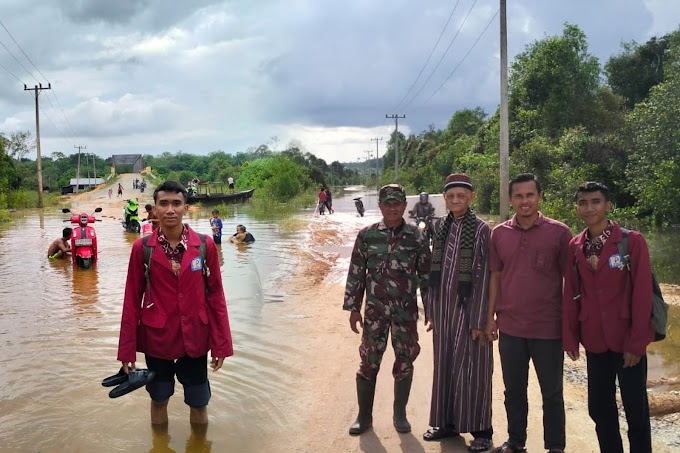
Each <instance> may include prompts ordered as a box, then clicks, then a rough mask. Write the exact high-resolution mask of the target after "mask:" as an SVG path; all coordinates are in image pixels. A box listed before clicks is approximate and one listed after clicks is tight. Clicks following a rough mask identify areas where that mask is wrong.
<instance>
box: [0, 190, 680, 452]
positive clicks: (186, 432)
mask: <svg viewBox="0 0 680 453" xmlns="http://www.w3.org/2000/svg"><path fill="white" fill-rule="evenodd" d="M356 195H362V196H363V197H364V198H363V201H364V205H365V207H366V211H367V213H366V218H365V219H358V218H357V215H356V211H355V209H354V203H353V200H352V198H353V196H356ZM149 197H150V195H149ZM105 201H108V200H105ZM114 201H115V200H114ZM142 202H143V203H144V201H142ZM412 203H413V201H412V200H411V199H409V207H410V206H411V205H412ZM96 206H98V204H97V203H94V202H83V203H82V204H81V205H75V206H74V207H73V208H74V209H73V210H74V211H79V210H80V209H85V208H86V209H87V210H88V211H92V210H93V209H94V207H96ZM334 209H335V210H336V214H334V215H333V216H326V218H323V217H314V216H313V215H312V211H311V210H310V211H309V212H308V213H303V214H302V216H301V217H300V218H301V219H302V220H303V221H302V222H298V224H297V225H294V226H293V227H288V228H287V229H283V228H282V227H281V226H280V225H278V224H276V223H274V222H268V221H258V220H254V219H252V218H249V217H248V216H247V214H246V212H247V211H246V210H245V209H243V207H240V206H235V207H230V208H229V209H228V210H227V212H221V217H222V219H223V222H224V231H223V233H224V236H225V243H224V244H223V245H222V246H221V248H220V252H221V253H220V257H221V258H220V263H221V273H222V278H223V281H224V287H225V292H226V296H227V304H228V309H229V316H230V321H231V328H232V334H233V338H234V349H235V355H234V356H233V357H231V358H229V359H227V360H226V361H225V366H224V367H223V369H222V370H220V371H219V372H217V373H211V374H210V382H211V389H212V399H211V401H210V405H209V408H208V411H209V417H210V424H209V427H208V431H207V434H206V435H204V436H202V435H199V434H198V433H192V432H191V430H190V425H189V423H188V408H187V407H186V406H185V405H184V403H183V401H182V388H181V386H180V385H178V386H177V387H176V393H175V397H174V398H172V399H171V402H170V406H169V416H170V426H169V430H168V431H167V432H155V431H154V430H152V429H151V425H150V422H149V398H148V395H147V393H146V391H145V390H144V389H140V390H137V391H135V392H133V393H131V394H130V395H126V396H124V397H122V398H118V399H115V400H112V399H109V398H108V390H109V389H106V388H104V387H102V386H101V385H100V382H101V380H102V379H103V378H104V377H106V376H108V375H110V374H113V373H115V372H116V371H117V370H118V368H119V364H118V363H117V362H116V360H115V359H116V350H117V342H118V329H119V323H120V313H121V308H122V300H123V291H124V284H125V276H126V272H127V263H128V259H129V253H130V248H131V245H132V243H133V242H134V240H135V239H136V238H137V237H138V236H136V235H133V234H128V233H125V232H124V231H123V229H122V227H121V225H120V222H119V219H117V218H116V217H118V218H119V217H120V213H121V210H120V208H119V207H118V206H113V205H109V206H107V207H105V211H104V212H103V213H102V214H103V215H102V217H100V218H102V222H98V223H96V224H95V225H94V226H95V228H96V231H97V236H98V238H99V239H98V242H99V262H98V264H97V266H96V267H94V268H93V269H90V270H87V271H84V270H81V269H73V267H72V266H71V263H70V261H68V260H48V259H47V258H46V256H45V255H46V250H47V247H48V246H49V244H50V242H51V241H52V240H54V239H55V238H57V237H59V236H60V234H61V230H62V229H63V228H64V227H65V226H67V225H68V224H67V223H63V219H64V218H65V215H64V214H62V213H61V212H59V209H56V208H54V209H53V210H50V211H49V212H46V213H44V214H41V213H40V212H39V211H23V212H19V213H15V214H14V221H13V222H11V223H7V224H0V266H1V268H2V269H3V272H2V273H1V274H0V304H1V307H2V309H1V310H0V451H3V452H4V451H18V452H37V451H40V452H109V451H111V452H114V451H128V452H142V451H143V452H149V451H151V452H172V451H175V452H184V451H186V452H198V451H202V452H204V451H212V452H216V453H217V452H232V451H233V452H259V451H272V452H277V451H280V450H277V449H276V448H271V446H272V443H274V444H275V442H276V441H277V439H279V438H281V436H283V435H290V432H289V431H291V429H290V428H291V427H292V426H294V422H295V420H293V419H292V416H291V413H294V411H291V410H290V408H291V407H292V406H291V405H292V404H294V403H295V401H294V398H295V395H296V393H295V392H296V391H298V392H299V391H306V392H313V391H314V389H298V388H295V386H296V381H295V378H296V375H298V374H299V372H298V371H297V370H299V369H300V368H301V367H303V366H305V364H304V363H300V360H299V357H300V350H301V349H305V348H310V347H311V348H313V347H314V345H310V344H304V345H300V344H294V343H292V342H291V341H290V332H288V331H286V330H285V328H284V327H282V325H289V326H290V322H288V323H284V322H281V321H282V320H281V319H280V318H278V319H277V318H272V316H268V315H267V314H268V311H267V308H268V307H273V306H276V307H285V310H284V313H285V315H283V316H286V317H289V318H291V319H296V317H297V316H302V315H300V314H299V313H302V312H303V311H302V307H298V306H296V299H295V294H294V293H293V294H290V293H289V294H286V293H284V292H282V291H283V290H282V288H283V287H284V286H285V284H286V283H289V282H290V279H291V276H292V275H294V274H295V273H296V272H298V271H299V269H300V268H301V267H304V263H301V259H302V258H301V256H304V254H301V253H298V252H300V250H301V249H302V250H303V251H304V249H305V248H306V247H309V243H310V238H309V235H310V228H308V226H309V225H307V224H306V223H305V219H307V220H308V221H309V222H310V224H312V226H313V227H314V228H317V230H314V228H312V229H311V234H317V233H319V232H322V228H321V226H323V225H324V224H325V222H326V221H327V219H328V221H330V217H332V219H333V221H334V222H333V223H332V225H333V226H332V228H335V229H337V230H342V231H340V232H339V234H337V237H338V238H339V239H337V240H336V241H329V242H326V243H323V242H320V243H319V242H318V241H317V243H316V245H315V246H314V248H315V251H316V252H318V254H319V256H321V257H322V259H323V256H325V255H326V254H327V256H328V257H332V260H335V259H337V262H336V266H335V267H334V269H333V270H332V274H333V275H328V276H327V278H325V280H324V281H325V282H326V283H342V282H344V273H345V272H346V268H347V265H348V259H349V251H350V247H351V244H352V243H353V240H354V237H355V231H356V224H357V222H364V221H365V222H366V223H370V222H371V221H374V220H375V218H376V216H377V213H378V212H377V203H376V197H375V195H374V194H363V193H361V192H357V193H347V194H345V195H344V196H336V197H335V198H334ZM208 211H209V209H208V210H204V211H203V212H200V211H198V212H191V213H189V215H187V216H186V217H185V221H187V223H189V224H190V225H191V226H192V228H194V229H196V230H197V231H199V232H202V233H207V234H209V233H210V228H209V224H208ZM350 220H351V222H352V224H351V225H350V224H349V223H350ZM337 222H339V223H337ZM239 223H242V224H245V225H246V226H247V228H248V231H251V232H252V233H253V235H254V236H255V238H256V242H255V243H254V244H252V245H248V246H243V245H242V246H235V245H233V244H229V243H226V238H227V236H229V235H230V234H231V233H232V232H233V231H234V230H235V227H236V225H237V224H239ZM329 225H330V223H329ZM329 227H330V226H329ZM345 229H346V230H345ZM350 233H351V234H350ZM312 242H314V241H312ZM320 244H322V245H320ZM650 248H651V247H650ZM329 261H331V260H330V259H329ZM338 269H339V270H340V271H338ZM310 277H311V276H310ZM324 302H325V303H328V304H329V306H332V307H333V309H334V310H335V309H337V311H338V316H339V317H342V318H343V320H344V315H343V314H342V312H341V311H340V303H341V301H339V300H338V301H324ZM274 304H275V305H274ZM672 309H673V312H672V313H673V316H674V318H673V319H674V320H676V321H674V322H675V323H676V324H677V320H678V317H679V316H680V310H678V307H672ZM277 321H278V322H277ZM676 337H680V336H678V335H676V336H673V335H671V336H670V337H669V339H667V340H665V341H663V342H660V343H655V344H654V346H653V348H652V351H651V352H650V361H649V363H650V379H652V378H655V377H658V376H660V377H667V376H678V375H679V374H680V369H679V368H678V365H677V364H678V363H680V344H679V343H678V339H676ZM138 362H140V363H139V366H144V365H143V356H141V355H139V356H138ZM351 367H353V364H352V365H351V366H350V368H351ZM672 386H673V385H672ZM674 389H677V387H674ZM349 397H352V396H351V395H350V396H349ZM308 429H314V427H311V426H310V427H308ZM293 434H294V431H293ZM322 444H323V440H320V444H319V445H322Z"/></svg>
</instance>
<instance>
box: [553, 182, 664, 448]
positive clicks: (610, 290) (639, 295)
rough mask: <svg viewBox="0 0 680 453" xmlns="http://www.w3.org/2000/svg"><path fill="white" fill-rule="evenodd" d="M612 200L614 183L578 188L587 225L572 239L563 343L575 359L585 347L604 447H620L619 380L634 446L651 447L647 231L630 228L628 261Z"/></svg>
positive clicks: (578, 203) (590, 391)
mask: <svg viewBox="0 0 680 453" xmlns="http://www.w3.org/2000/svg"><path fill="white" fill-rule="evenodd" d="M611 206H612V203H611V201H610V200H609V189H608V188H607V187H606V186H605V185H603V184H600V183H597V182H586V183H584V184H583V185H581V186H580V187H579V188H578V190H577V192H576V212H577V213H578V215H579V217H580V218H581V219H582V220H583V221H584V222H585V223H586V225H587V227H588V228H586V229H585V230H584V231H583V232H582V233H581V234H579V235H578V236H576V237H574V238H573V239H572V240H571V242H570V244H569V245H570V248H571V253H570V254H569V258H568V262H567V267H566V271H565V287H564V298H563V303H562V309H563V316H562V341H563V347H564V350H565V351H566V353H567V355H568V356H569V357H570V358H571V359H572V360H577V359H578V358H579V343H580V344H582V345H583V347H584V348H585V350H586V358H587V363H588V411H589V413H590V416H591V418H592V419H593V421H594V422H595V430H596V431H597V438H598V441H599V444H600V450H601V451H606V452H608V453H623V443H622V440H621V434H620V430H619V414H618V408H617V405H616V382H615V381H616V380H617V378H618V381H619V387H620V389H621V399H622V400H623V407H624V409H625V412H626V420H627V422H628V440H629V442H630V451H632V452H636V453H651V451H652V441H651V431H650V423H649V407H648V402H647V356H646V351H647V345H648V344H649V343H650V342H651V341H652V340H653V339H654V329H653V327H652V322H651V313H652V270H651V265H650V260H649V251H648V249H647V243H646V242H645V239H644V237H642V235H641V234H640V233H638V232H637V231H630V233H629V235H628V254H629V260H626V258H625V257H622V256H621V255H620V253H619V248H618V243H619V242H621V240H622V238H623V234H622V231H621V227H620V226H619V225H618V224H616V223H614V222H612V221H611V220H609V219H608V218H607V213H608V212H609V211H610V210H611ZM627 261H628V264H629V265H627Z"/></svg>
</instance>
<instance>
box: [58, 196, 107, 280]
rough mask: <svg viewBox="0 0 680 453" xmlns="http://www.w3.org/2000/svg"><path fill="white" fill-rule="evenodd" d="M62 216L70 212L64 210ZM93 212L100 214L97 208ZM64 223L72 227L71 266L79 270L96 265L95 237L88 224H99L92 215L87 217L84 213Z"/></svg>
mask: <svg viewBox="0 0 680 453" xmlns="http://www.w3.org/2000/svg"><path fill="white" fill-rule="evenodd" d="M61 212H63V213H64V214H68V213H71V214H73V213H72V212H71V210H70V209H68V208H64V209H62V210H61ZM94 212H102V208H97V209H95V210H94ZM64 222H71V223H72V224H73V225H74V227H73V230H72V232H71V261H72V262H73V265H75V266H78V267H80V268H81V269H89V268H91V267H92V265H94V264H96V263H97V235H96V234H95V232H94V228H93V227H91V226H89V224H90V223H94V222H101V220H99V219H95V218H94V214H92V215H88V214H87V213H86V212H81V213H80V214H73V215H72V216H71V218H70V219H68V220H64Z"/></svg>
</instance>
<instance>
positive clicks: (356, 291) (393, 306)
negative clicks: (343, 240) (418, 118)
mask: <svg viewBox="0 0 680 453" xmlns="http://www.w3.org/2000/svg"><path fill="white" fill-rule="evenodd" d="M379 206H380V212H381V213H382V215H383V219H382V221H380V222H378V223H376V224H373V225H369V226H367V227H365V228H363V229H362V230H361V231H359V234H358V235H357V239H356V242H355V243H354V249H353V250H352V258H351V262H350V267H349V272H348V274H347V285H346V287H345V303H344V305H343V309H344V310H348V311H350V312H351V313H350V316H349V324H350V327H351V328H352V330H353V331H354V332H356V333H359V330H358V328H357V324H362V323H363V333H362V336H361V346H359V356H360V357H361V365H360V366H359V371H357V399H358V401H359V416H358V417H357V419H356V421H355V422H354V423H353V424H352V426H351V427H350V428H349V433H350V434H361V433H363V432H364V431H366V430H367V429H368V428H369V427H370V426H371V424H372V422H373V397H374V395H375V380H376V377H377V375H378V370H379V369H380V362H381V360H382V356H383V353H384V352H385V349H386V348H387V336H388V334H389V333H390V332H391V334H392V347H393V348H394V355H395V362H394V367H393V368H392V375H393V376H394V417H393V422H394V427H395V428H396V430H397V431H398V432H403V433H407V432H410V431H411V425H410V424H409V422H408V420H407V419H406V404H407V403H408V397H409V393H410V391H411V382H412V379H413V362H414V361H415V359H416V357H418V353H419V352H420V346H419V345H418V330H417V321H418V305H417V297H416V288H417V287H418V286H420V295H421V297H422V298H423V299H425V298H426V297H427V288H428V273H429V271H430V256H431V253H430V248H429V244H428V241H427V240H425V239H424V238H423V237H422V236H421V233H420V230H418V228H417V227H415V226H413V225H409V224H407V223H406V222H404V219H403V216H404V211H405V210H406V194H405V193H404V189H403V188H402V187H401V186H399V185H398V184H390V185H387V186H384V187H382V188H381V189H380V193H379ZM364 291H365V292H366V308H365V311H364V315H365V319H363V320H362V317H361V303H362V301H363V298H364Z"/></svg>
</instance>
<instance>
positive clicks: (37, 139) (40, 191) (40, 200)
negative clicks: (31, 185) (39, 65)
mask: <svg viewBox="0 0 680 453" xmlns="http://www.w3.org/2000/svg"><path fill="white" fill-rule="evenodd" d="M51 89H52V84H51V83H48V84H47V88H45V87H43V86H42V83H41V84H39V85H35V87H33V88H28V87H27V86H26V85H24V91H33V92H34V95H35V146H36V151H37V154H38V157H37V159H36V163H37V164H38V207H39V208H42V207H43V180H42V157H41V156H40V114H39V111H40V107H39V105H38V96H40V92H41V91H42V90H51Z"/></svg>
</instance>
